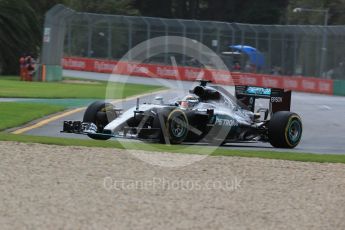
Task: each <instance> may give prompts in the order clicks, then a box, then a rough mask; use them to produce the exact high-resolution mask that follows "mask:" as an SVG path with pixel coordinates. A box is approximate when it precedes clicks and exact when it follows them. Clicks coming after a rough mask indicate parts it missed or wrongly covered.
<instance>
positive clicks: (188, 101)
mask: <svg viewBox="0 0 345 230" xmlns="http://www.w3.org/2000/svg"><path fill="white" fill-rule="evenodd" d="M199 102H200V100H199V97H198V96H196V95H192V94H191V95H187V96H185V97H184V98H183V99H182V101H181V104H180V107H181V108H182V109H191V108H193V107H194V106H196V105H197V104H198V103H199Z"/></svg>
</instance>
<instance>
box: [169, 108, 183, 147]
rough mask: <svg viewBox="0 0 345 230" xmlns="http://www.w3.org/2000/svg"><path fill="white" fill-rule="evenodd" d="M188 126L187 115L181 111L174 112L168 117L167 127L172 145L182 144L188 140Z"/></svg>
mask: <svg viewBox="0 0 345 230" xmlns="http://www.w3.org/2000/svg"><path fill="white" fill-rule="evenodd" d="M188 126H189V122H188V118H187V116H186V114H185V113H184V112H183V111H182V110H179V109H176V110H173V111H172V112H171V113H170V114H169V116H168V119H167V125H166V132H167V133H168V137H169V141H170V144H181V143H182V142H183V141H184V140H185V139H186V138H187V135H188ZM163 134H164V131H163Z"/></svg>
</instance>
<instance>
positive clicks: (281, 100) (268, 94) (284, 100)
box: [235, 85, 291, 113]
mask: <svg viewBox="0 0 345 230" xmlns="http://www.w3.org/2000/svg"><path fill="white" fill-rule="evenodd" d="M235 91H236V95H235V96H236V98H237V100H239V101H240V102H241V103H242V104H244V105H245V106H246V107H247V109H248V110H250V111H252V112H254V109H255V100H256V99H258V98H264V99H269V100H270V108H269V109H270V112H271V113H275V112H278V111H290V109H291V91H290V90H284V89H278V88H263V87H256V86H243V85H237V86H235Z"/></svg>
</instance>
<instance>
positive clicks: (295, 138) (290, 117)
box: [268, 111, 303, 149]
mask: <svg viewBox="0 0 345 230" xmlns="http://www.w3.org/2000/svg"><path fill="white" fill-rule="evenodd" d="M302 130H303V129H302V121H301V118H300V117H299V116H298V115H297V114H296V113H291V112H288V111H280V112H276V113H275V114H273V116H272V118H271V120H270V122H269V126H268V137H269V141H270V143H271V145H272V146H273V147H276V148H291V149H292V148H295V147H296V146H297V145H298V144H299V142H300V140H301V137H302Z"/></svg>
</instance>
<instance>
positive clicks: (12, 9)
mask: <svg viewBox="0 0 345 230" xmlns="http://www.w3.org/2000/svg"><path fill="white" fill-rule="evenodd" d="M40 41H41V33H40V27H39V23H38V17H37V14H36V12H35V11H34V10H33V8H32V7H31V6H30V5H29V4H28V2H27V1H25V0H16V1H9V0H0V67H1V69H2V72H3V73H4V74H8V73H15V72H17V71H18V65H19V64H18V63H19V61H18V60H19V56H20V55H21V53H22V52H28V53H35V52H37V50H38V49H39V46H40Z"/></svg>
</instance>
